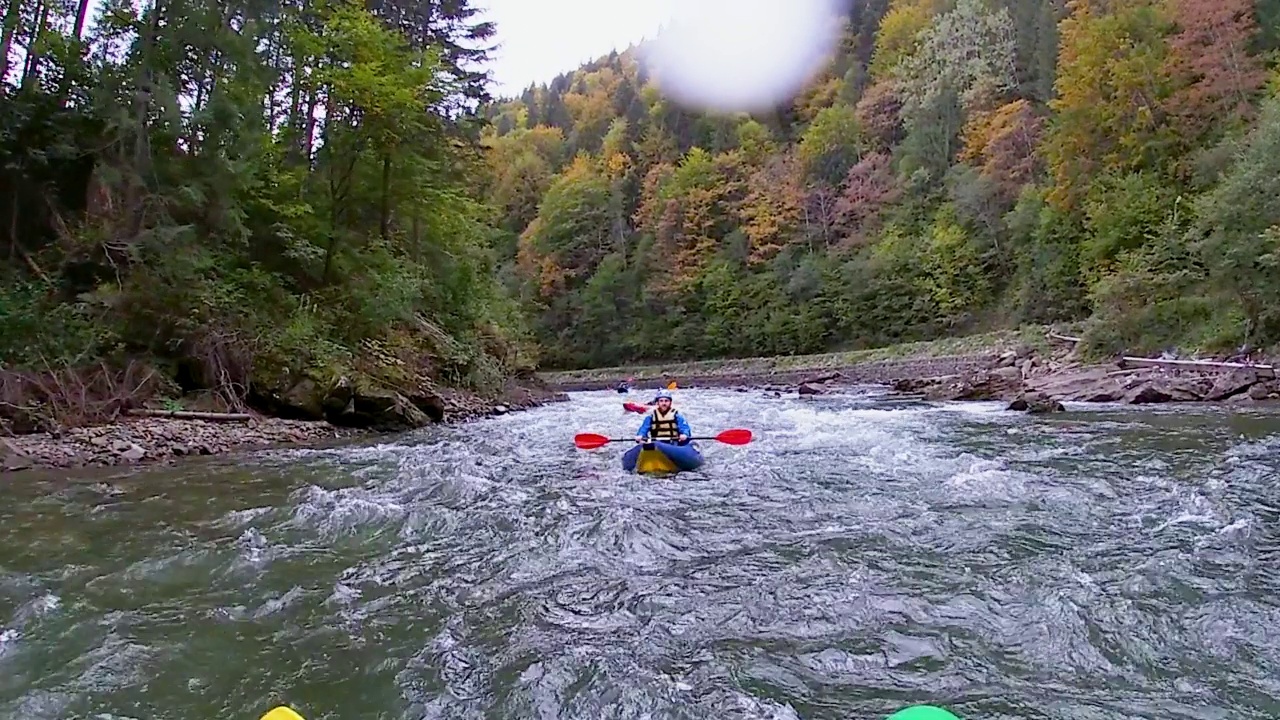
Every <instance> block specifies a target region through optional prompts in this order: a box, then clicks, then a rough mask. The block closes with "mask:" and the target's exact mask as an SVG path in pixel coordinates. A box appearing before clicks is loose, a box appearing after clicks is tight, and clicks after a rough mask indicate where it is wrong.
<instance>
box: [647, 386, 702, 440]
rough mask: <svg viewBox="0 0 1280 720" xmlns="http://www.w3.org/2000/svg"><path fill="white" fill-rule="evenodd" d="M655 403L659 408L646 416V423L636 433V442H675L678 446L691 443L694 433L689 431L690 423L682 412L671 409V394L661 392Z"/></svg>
mask: <svg viewBox="0 0 1280 720" xmlns="http://www.w3.org/2000/svg"><path fill="white" fill-rule="evenodd" d="M653 402H655V403H657V407H655V408H654V409H653V410H652V411H651V412H650V413H649V414H647V415H645V416H644V422H642V423H640V429H639V430H637V431H636V442H638V443H645V442H648V441H649V438H652V439H654V440H661V441H662V442H672V441H675V442H676V444H678V445H684V444H685V443H687V442H689V436H690V435H692V434H693V431H692V430H690V429H689V423H687V422H685V419H684V416H683V415H681V414H680V411H679V410H676V409H674V408H672V407H671V393H670V392H668V391H666V390H659V391H658V394H657V395H656V396H655V397H654V398H653Z"/></svg>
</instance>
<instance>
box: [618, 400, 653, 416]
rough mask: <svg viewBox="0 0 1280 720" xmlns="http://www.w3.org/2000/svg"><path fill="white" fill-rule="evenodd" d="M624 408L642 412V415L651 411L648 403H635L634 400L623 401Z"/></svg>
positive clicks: (628, 410) (629, 410)
mask: <svg viewBox="0 0 1280 720" xmlns="http://www.w3.org/2000/svg"><path fill="white" fill-rule="evenodd" d="M622 409H624V410H626V411H627V412H633V413H640V414H641V415H643V414H645V413H647V412H649V406H648V405H641V404H640V403H633V402H625V403H622Z"/></svg>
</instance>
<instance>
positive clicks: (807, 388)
mask: <svg viewBox="0 0 1280 720" xmlns="http://www.w3.org/2000/svg"><path fill="white" fill-rule="evenodd" d="M823 392H825V391H824V390H823V389H822V388H820V387H817V386H814V385H810V384H809V383H801V385H800V387H798V388H796V393H798V394H800V395H821V394H822V393H823Z"/></svg>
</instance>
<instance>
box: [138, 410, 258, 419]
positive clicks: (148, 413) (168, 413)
mask: <svg viewBox="0 0 1280 720" xmlns="http://www.w3.org/2000/svg"><path fill="white" fill-rule="evenodd" d="M125 412H127V413H128V414H129V415H137V416H139V417H160V418H173V419H174V420H211V421H215V422H245V421H248V420H252V419H253V416H252V415H250V414H249V413H219V412H197V411H195V410H152V409H150V408H132V409H129V410H126V411H125Z"/></svg>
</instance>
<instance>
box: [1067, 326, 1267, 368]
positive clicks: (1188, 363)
mask: <svg viewBox="0 0 1280 720" xmlns="http://www.w3.org/2000/svg"><path fill="white" fill-rule="evenodd" d="M1049 339H1050V340H1060V341H1062V342H1069V343H1073V344H1074V343H1078V342H1080V338H1078V337H1071V336H1070V335H1060V334H1058V333H1055V332H1051V333H1049ZM1116 364H1117V365H1119V366H1120V367H1121V368H1124V367H1126V366H1130V365H1136V366H1138V367H1161V368H1182V369H1186V370H1212V371H1226V370H1230V371H1234V370H1252V371H1254V372H1256V373H1258V377H1260V378H1274V377H1275V376H1276V368H1275V366H1274V365H1261V364H1252V363H1236V362H1219V361H1217V360H1164V359H1161V358H1144V357H1134V356H1132V355H1122V356H1120V359H1119V360H1118V361H1117V362H1116Z"/></svg>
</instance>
